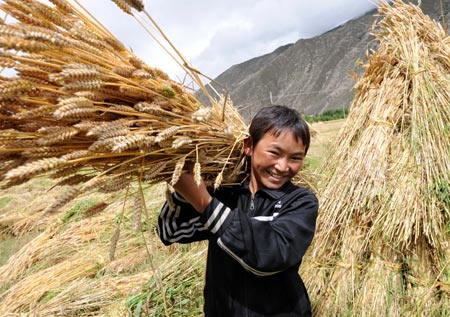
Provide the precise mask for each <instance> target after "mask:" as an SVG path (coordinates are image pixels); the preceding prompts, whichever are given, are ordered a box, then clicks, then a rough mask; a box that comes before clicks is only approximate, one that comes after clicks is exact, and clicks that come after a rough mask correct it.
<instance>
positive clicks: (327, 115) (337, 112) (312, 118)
mask: <svg viewBox="0 0 450 317" xmlns="http://www.w3.org/2000/svg"><path fill="white" fill-rule="evenodd" d="M347 115H348V109H345V108H341V109H329V110H325V111H324V112H322V113H320V114H317V115H306V114H304V115H303V117H304V118H305V120H306V121H307V122H309V123H313V122H320V121H331V120H338V119H344V118H347Z"/></svg>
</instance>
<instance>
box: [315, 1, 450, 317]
mask: <svg viewBox="0 0 450 317" xmlns="http://www.w3.org/2000/svg"><path fill="white" fill-rule="evenodd" d="M379 12H380V15H381V16H382V19H380V21H379V22H378V23H376V24H375V29H374V36H375V39H376V40H377V41H378V42H379V46H378V48H377V50H376V51H374V52H372V53H371V54H370V56H368V57H367V59H368V62H367V64H366V65H365V68H366V71H365V74H364V75H363V76H362V77H361V78H360V79H359V81H358V82H357V84H356V90H357V93H356V96H355V98H354V101H353V104H352V107H351V110H350V114H349V117H348V120H347V122H346V124H345V126H344V127H343V129H342V130H341V133H340V135H339V136H338V141H337V143H336V145H335V147H334V148H333V150H332V151H331V155H330V157H329V159H328V160H327V161H326V162H327V165H326V166H325V169H324V173H323V174H324V175H327V176H328V178H327V180H326V181H325V182H324V185H323V186H324V190H323V191H322V193H321V200H322V205H321V212H320V216H319V224H318V232H317V235H316V237H315V243H314V246H313V247H314V252H312V260H311V264H310V265H311V267H310V268H308V270H310V271H309V275H310V281H309V285H310V288H311V289H312V290H313V294H315V295H312V296H313V297H314V296H316V297H317V303H316V310H317V311H318V315H326V311H333V312H336V311H339V312H341V313H345V312H348V311H352V312H353V314H355V315H361V316H373V315H376V316H383V315H391V314H394V315H399V314H406V315H408V314H409V313H411V312H417V311H419V312H420V313H419V315H420V314H421V313H423V314H424V315H434V314H433V313H435V312H437V311H440V312H441V313H443V312H444V309H445V307H447V308H448V307H449V302H450V300H449V294H450V292H449V291H450V290H449V278H450V275H449V272H450V267H449V261H450V257H449V253H448V249H447V248H448V244H447V242H448V239H449V224H450V190H449V188H450V107H449V104H450V94H449V91H450V80H449V78H450V76H449V74H450V46H449V42H450V38H449V37H448V36H446V34H445V31H444V30H443V28H442V27H441V26H440V25H439V24H438V23H436V22H435V21H432V20H431V19H430V18H429V17H428V16H426V15H424V14H423V12H422V11H421V9H420V8H419V7H418V6H415V5H413V4H405V3H403V2H402V1H399V0H395V1H393V5H392V6H391V5H389V4H388V3H387V2H383V3H382V4H381V6H380V8H379ZM317 270H320V272H321V274H317ZM313 272H314V274H313ZM317 279H319V280H320V279H323V281H318V280H317ZM447 312H448V311H447ZM443 314H444V315H445V313H443Z"/></svg>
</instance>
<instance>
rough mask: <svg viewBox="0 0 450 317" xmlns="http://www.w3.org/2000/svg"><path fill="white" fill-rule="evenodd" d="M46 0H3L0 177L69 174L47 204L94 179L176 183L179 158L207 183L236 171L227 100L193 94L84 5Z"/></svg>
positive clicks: (239, 165) (113, 187)
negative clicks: (6, 73) (61, 191)
mask: <svg viewBox="0 0 450 317" xmlns="http://www.w3.org/2000/svg"><path fill="white" fill-rule="evenodd" d="M51 2H52V4H53V5H47V4H45V3H43V2H41V1H38V0H26V1H22V0H20V1H19V0H4V1H3V3H2V4H0V8H1V10H2V11H3V12H4V13H6V14H7V16H8V17H7V19H5V20H1V21H0V22H1V23H0V65H1V66H3V67H6V68H12V69H14V70H15V71H16V76H14V77H0V129H1V130H0V163H1V168H0V181H1V182H2V183H3V188H7V187H10V186H13V185H16V184H20V183H23V182H26V181H28V180H29V179H31V178H34V177H37V176H40V175H49V177H50V178H52V179H55V180H56V182H57V183H56V186H63V185H67V186H70V187H68V189H67V191H66V194H65V195H63V196H62V197H60V198H59V199H57V201H55V202H54V203H53V204H52V205H51V206H49V207H48V210H47V211H55V210H57V209H58V208H60V207H61V206H63V205H64V204H66V203H67V202H69V201H71V200H72V199H74V198H75V197H77V196H78V195H80V194H81V193H84V192H87V191H89V190H92V189H101V190H103V191H105V192H112V191H118V190H121V189H124V188H127V187H128V185H129V184H130V183H131V182H133V181H138V182H139V185H140V186H139V188H142V184H143V183H145V184H154V183H157V182H161V181H165V182H167V183H168V184H169V185H173V184H175V183H176V182H177V180H178V177H179V176H180V173H181V172H182V171H183V170H185V169H186V168H185V162H188V161H190V162H192V163H194V164H195V172H196V178H197V180H200V176H201V175H202V176H203V177H204V178H205V179H206V180H207V181H208V182H210V183H211V185H213V184H214V186H215V187H216V188H217V187H218V186H220V185H221V184H222V183H233V182H237V181H240V180H241V179H242V178H243V177H244V174H245V173H243V172H244V171H243V163H244V161H245V157H244V155H243V142H242V140H243V139H244V138H245V137H246V125H245V124H244V122H243V120H242V118H241V116H240V115H239V114H238V112H237V110H236V109H235V108H234V107H233V105H232V104H231V101H229V100H228V99H227V98H223V97H221V96H217V98H213V97H212V96H211V95H210V94H208V96H209V99H210V102H211V105H208V106H205V105H203V104H201V103H200V102H199V101H198V100H197V99H196V97H195V95H194V94H193V93H192V92H191V90H189V88H188V87H187V85H184V84H180V83H178V82H175V81H173V80H171V79H170V78H169V77H168V76H167V75H166V74H165V73H164V72H162V71H161V70H159V69H156V68H152V67H150V66H148V65H147V64H146V63H144V62H143V61H142V60H141V59H139V58H138V57H137V56H135V55H134V54H133V53H132V52H131V51H130V50H129V49H127V48H126V47H125V46H124V45H123V44H122V43H121V42H120V41H118V40H117V39H116V38H115V37H114V36H113V35H112V34H110V32H109V31H108V30H107V29H106V28H105V27H103V26H102V25H101V24H100V23H99V22H97V21H95V19H94V18H93V17H89V12H87V11H86V10H84V9H83V8H82V7H81V5H79V4H78V5H77V6H75V5H74V4H71V3H70V2H68V1H63V0H51ZM74 2H77V1H76V0H75V1H74ZM114 2H115V3H116V4H117V5H118V6H119V7H120V8H121V9H122V10H123V11H125V12H126V13H128V14H131V15H133V16H135V14H137V13H139V12H140V14H143V13H145V14H146V12H145V10H144V6H143V4H142V1H122V0H120V1H119V0H114ZM146 16H147V18H148V19H147V20H146V22H147V23H148V22H150V25H152V24H151V23H154V22H153V20H152V19H151V18H150V16H149V15H148V14H147V15H146ZM152 26H153V27H154V28H156V29H157V30H159V28H158V27H157V25H156V24H154V25H152ZM144 28H146V26H144ZM161 34H163V33H161ZM180 56H181V54H180ZM183 61H184V59H183V58H182V56H181V64H180V65H181V66H182V67H184V68H185V69H186V71H187V74H190V75H191V78H192V80H193V81H194V83H195V84H196V85H197V86H199V87H200V88H201V89H203V90H204V91H205V92H206V89H205V88H204V86H203V84H202V83H201V80H200V77H199V74H198V72H195V71H194V70H192V68H191V67H189V65H188V64H186V63H184V62H183ZM183 63H184V64H183ZM169 189H172V188H171V187H170V186H169Z"/></svg>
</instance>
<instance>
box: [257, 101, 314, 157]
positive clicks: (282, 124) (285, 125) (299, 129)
mask: <svg viewBox="0 0 450 317" xmlns="http://www.w3.org/2000/svg"><path fill="white" fill-rule="evenodd" d="M286 130H290V131H292V133H293V134H294V137H295V139H296V140H297V141H298V139H299V138H300V139H301V140H302V141H303V144H304V145H305V154H306V152H308V148H309V144H310V143H311V135H310V132H309V127H308V124H307V123H306V121H305V120H304V119H303V118H302V116H301V115H300V113H298V111H297V110H295V109H292V108H289V107H287V106H281V105H271V106H266V107H263V108H261V109H260V110H259V111H258V112H257V113H256V115H255V116H254V117H253V119H252V122H251V123H250V128H249V133H250V137H251V138H252V142H253V146H256V144H257V143H258V142H259V140H261V138H262V137H263V136H264V135H265V134H266V133H267V132H269V131H270V132H272V133H273V134H274V135H275V136H278V135H279V134H280V133H281V132H283V131H286Z"/></svg>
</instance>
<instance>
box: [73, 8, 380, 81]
mask: <svg viewBox="0 0 450 317" xmlns="http://www.w3.org/2000/svg"><path fill="white" fill-rule="evenodd" d="M78 1H79V2H80V3H82V5H83V6H85V7H86V8H87V9H88V10H89V12H91V13H92V14H93V15H94V16H95V18H97V19H98V20H99V21H100V22H101V23H102V24H103V25H104V26H106V27H107V28H108V30H110V31H111V32H112V33H113V34H114V35H115V36H116V37H117V38H118V39H119V40H120V41H121V42H122V43H123V44H125V45H126V46H127V47H129V48H130V49H132V50H133V52H134V53H135V54H136V55H137V56H139V57H140V58H141V59H143V60H144V61H145V62H146V63H147V64H148V65H150V66H152V67H158V68H160V69H162V70H164V71H165V72H166V73H168V74H169V76H170V77H171V78H172V79H176V80H177V79H179V80H181V79H182V77H183V75H184V71H183V70H182V69H181V68H180V67H179V66H178V65H177V64H176V62H174V59H173V58H172V57H170V54H169V53H167V51H165V50H164V49H163V48H161V45H159V44H158V43H157V41H156V40H155V39H154V38H152V36H151V35H149V33H148V32H146V31H145V29H144V28H143V27H142V26H141V25H140V24H139V23H138V22H137V21H136V20H135V19H133V18H132V17H131V16H129V15H126V14H125V13H124V12H122V11H121V10H120V9H119V8H118V7H117V6H116V5H115V4H114V3H113V2H112V1H110V0H78ZM376 3H378V0H239V1H230V0H192V1H187V0H144V5H145V10H146V11H147V12H148V13H149V15H150V16H151V17H152V19H154V21H156V23H157V25H158V26H159V27H160V28H161V29H162V30H163V32H164V33H165V35H166V36H167V37H168V39H169V40H170V42H171V43H172V44H173V45H174V46H175V47H176V48H177V50H178V51H179V52H181V54H182V55H183V56H184V58H185V59H186V60H187V61H188V62H189V63H190V64H191V66H192V67H194V68H196V69H198V70H199V71H201V72H202V73H203V74H205V75H207V76H208V77H211V78H215V77H217V76H218V75H219V74H221V73H222V72H224V71H225V70H227V69H228V68H230V67H231V66H233V65H235V64H239V63H242V62H245V61H247V60H249V59H251V58H254V57H257V56H261V55H264V54H267V53H270V52H272V51H274V50H275V49H276V48H278V47H280V46H282V45H286V44H289V43H295V42H296V41H298V40H299V39H306V38H311V37H314V36H318V35H320V34H323V33H324V32H326V31H328V30H330V29H333V28H335V27H337V26H339V25H342V24H344V23H345V22H346V21H348V20H352V19H355V18H357V17H359V16H361V15H363V14H364V13H366V12H368V11H370V10H372V9H374V8H375V7H376ZM152 34H157V33H156V32H152ZM163 46H164V47H166V48H167V47H169V45H168V44H167V42H163Z"/></svg>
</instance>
